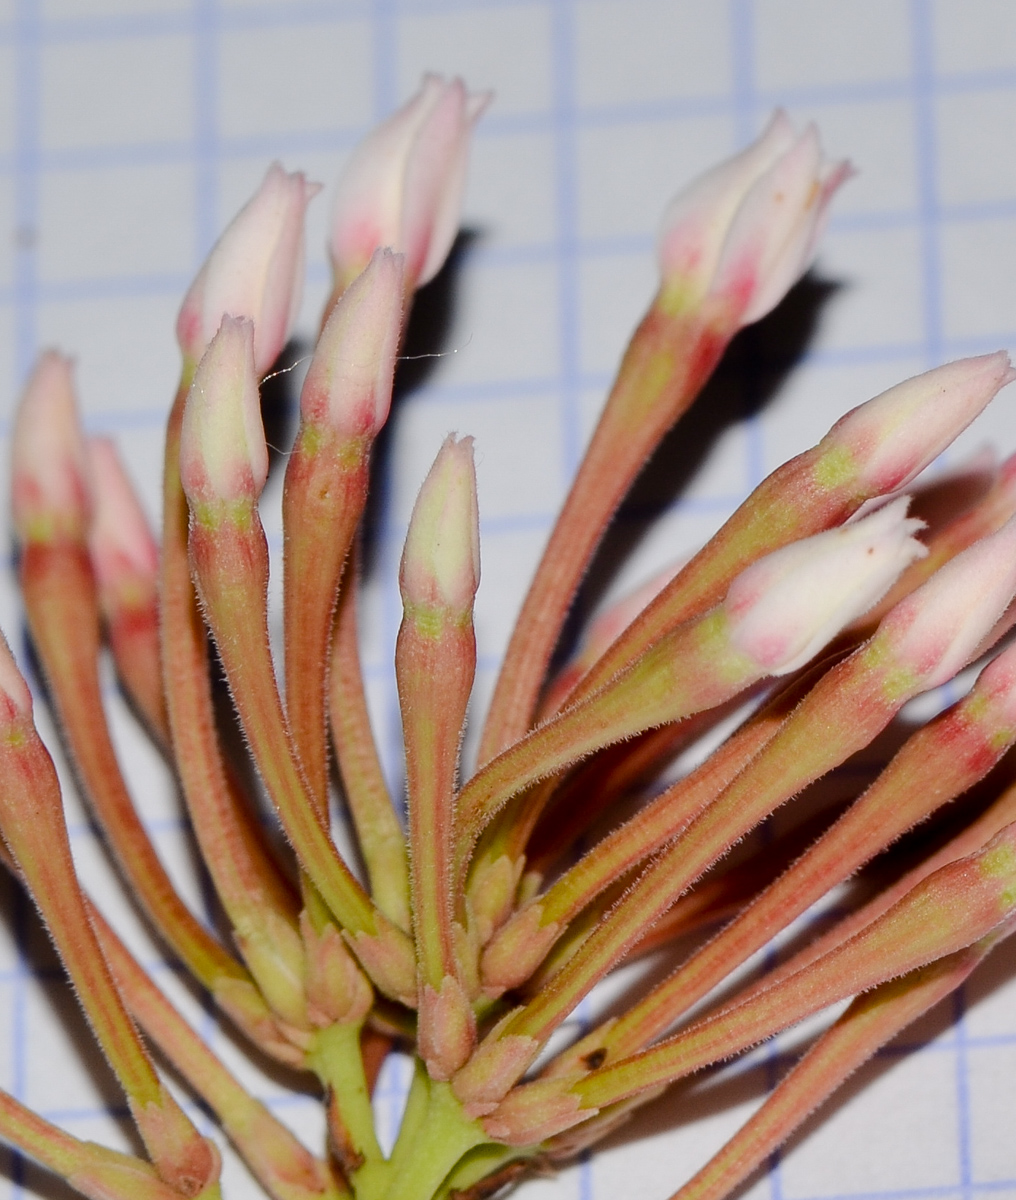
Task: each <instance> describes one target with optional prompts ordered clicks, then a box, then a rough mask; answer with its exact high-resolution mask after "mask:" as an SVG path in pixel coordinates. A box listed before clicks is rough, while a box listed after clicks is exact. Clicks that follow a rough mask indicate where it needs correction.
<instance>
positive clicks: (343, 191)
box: [330, 75, 491, 290]
mask: <svg viewBox="0 0 1016 1200" xmlns="http://www.w3.org/2000/svg"><path fill="white" fill-rule="evenodd" d="M490 98H491V97H490V93H488V92H483V93H480V94H478V95H470V94H469V93H468V92H467V91H466V88H465V84H463V82H462V80H461V79H453V80H452V81H451V83H446V82H445V81H444V80H443V79H441V77H440V76H438V75H426V76H425V77H424V80H423V86H422V87H421V88H420V90H419V91H418V92H417V94H416V95H415V96H414V97H413V98H412V99H411V100H410V101H409V102H408V103H407V104H405V105H403V107H402V108H400V109H399V110H398V112H396V113H394V114H393V115H392V116H391V117H389V118H388V120H387V121H385V122H384V123H383V124H382V125H379V126H378V128H377V129H375V130H374V131H373V132H372V133H371V134H370V135H369V136H368V137H367V138H366V139H365V140H364V141H363V142H361V143H360V145H359V146H358V147H357V148H356V149H355V150H354V151H353V154H352V155H351V157H350V159H349V162H348V163H347V165H346V168H345V171H344V172H343V174H342V178H341V179H340V180H339V188H338V194H337V195H336V198H335V212H334V216H333V218H332V235H331V245H330V250H331V256H332V263H333V266H334V268H335V276H336V281H337V284H338V285H339V287H340V288H342V287H345V286H347V285H348V284H349V282H350V281H351V280H353V279H355V278H356V276H357V275H359V274H360V272H361V271H362V270H363V269H364V267H366V265H367V263H368V262H369V261H370V259H371V256H372V255H373V253H374V251H375V250H376V249H377V248H378V247H379V246H391V247H392V248H393V249H395V250H400V251H403V252H404V253H405V255H406V287H407V290H411V289H413V288H415V287H419V286H421V285H422V284H425V283H427V282H428V281H429V280H431V279H433V278H434V276H435V275H436V274H437V273H438V271H439V270H440V269H441V267H442V265H443V264H444V260H445V258H446V257H447V255H448V251H449V250H450V249H451V246H452V242H453V241H454V240H455V232H456V230H457V228H458V223H459V212H460V209H461V205H462V193H463V190H464V188H465V181H466V163H467V159H468V156H469V139H470V134H471V133H472V129H473V125H474V124H475V123H476V120H477V118H478V117H479V116H480V114H481V113H482V112H483V110H484V109H485V108H486V107H487V105H488V104H489V103H490Z"/></svg>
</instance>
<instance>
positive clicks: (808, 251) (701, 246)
mask: <svg viewBox="0 0 1016 1200" xmlns="http://www.w3.org/2000/svg"><path fill="white" fill-rule="evenodd" d="M850 173H851V172H850V167H849V166H848V164H846V163H843V162H839V163H829V162H827V161H826V160H825V159H824V158H823V157H822V153H821V149H820V147H819V142H818V134H817V132H816V130H815V128H814V126H810V125H809V126H808V128H807V129H805V131H804V133H802V134H801V135H800V136H797V135H795V133H794V129H793V126H792V125H791V123H790V121H789V120H788V119H787V116H786V114H785V113H783V112H782V111H780V112H777V113H776V114H775V115H774V117H773V119H772V120H771V121H770V123H769V125H768V126H767V128H766V130H765V132H764V133H763V134H762V136H761V137H760V138H759V139H758V141H756V142H755V143H754V144H753V145H751V146H749V147H748V148H747V149H746V150H743V151H742V152H741V153H740V154H737V155H735V156H734V157H733V158H731V159H728V160H727V161H726V162H724V163H721V164H720V165H719V166H718V167H714V168H713V169H712V170H711V171H708V172H707V173H706V174H705V175H702V176H701V177H700V178H699V179H697V180H695V181H694V182H693V183H691V184H690V185H689V186H688V187H687V188H685V189H684V190H683V191H682V192H680V193H679V194H678V195H677V196H676V197H675V198H674V199H673V200H672V201H671V203H670V205H669V207H668V209H667V211H666V213H665V214H664V218H663V224H662V229H661V232H660V238H659V251H658V254H659V262H660V270H661V272H662V275H663V286H664V293H665V301H664V303H665V304H666V305H667V306H668V307H675V308H676V307H680V308H692V307H694V306H696V305H698V304H700V303H701V302H702V301H703V300H704V299H706V297H707V296H708V297H718V298H721V299H723V300H725V301H726V302H727V303H728V304H729V305H730V306H731V307H732V308H733V310H734V311H735V313H736V314H737V317H738V321H739V323H740V324H742V325H747V324H749V323H750V322H752V321H757V320H758V319H759V318H760V317H764V316H765V315H766V313H768V312H769V311H770V310H771V309H773V308H775V307H776V305H777V304H778V303H779V302H780V300H781V299H782V298H783V296H784V295H785V294H786V293H787V291H788V290H789V289H790V288H791V287H792V286H793V284H794V283H796V281H797V280H798V279H800V277H801V276H802V275H803V274H804V272H805V271H806V270H807V269H808V267H809V266H810V265H811V262H812V259H813V258H814V254H815V247H816V244H817V242H818V238H819V235H820V233H821V231H822V228H823V227H824V225H825V221H826V217H827V213H828V208H829V203H830V201H831V200H832V197H833V194H834V193H835V191H836V189H837V188H838V187H839V186H840V184H841V183H843V181H844V180H845V179H847V178H848V177H849V175H850Z"/></svg>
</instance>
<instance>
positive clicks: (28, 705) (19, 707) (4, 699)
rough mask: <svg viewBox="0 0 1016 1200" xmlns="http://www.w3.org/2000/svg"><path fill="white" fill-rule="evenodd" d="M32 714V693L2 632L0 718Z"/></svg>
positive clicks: (5, 718)
mask: <svg viewBox="0 0 1016 1200" xmlns="http://www.w3.org/2000/svg"><path fill="white" fill-rule="evenodd" d="M31 715H32V693H31V692H30V691H29V690H28V684H27V683H25V677H24V676H23V675H22V674H21V672H20V671H19V670H18V664H17V663H16V662H15V661H14V655H13V654H12V653H11V648H10V646H8V645H7V640H6V638H5V637H4V636H3V634H2V633H0V720H6V721H11V720H12V719H14V718H16V717H29V718H30V717H31Z"/></svg>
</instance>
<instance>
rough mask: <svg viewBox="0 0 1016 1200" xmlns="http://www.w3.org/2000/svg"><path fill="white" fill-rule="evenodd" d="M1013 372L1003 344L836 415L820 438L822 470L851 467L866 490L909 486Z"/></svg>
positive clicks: (875, 490)
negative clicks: (822, 458)
mask: <svg viewBox="0 0 1016 1200" xmlns="http://www.w3.org/2000/svg"><path fill="white" fill-rule="evenodd" d="M1014 379H1016V371H1014V370H1013V368H1012V365H1011V364H1010V362H1009V355H1008V354H1007V353H1006V352H1005V351H1004V350H998V351H996V352H995V353H994V354H981V355H979V356H978V357H976V358H961V359H960V360H959V361H958V362H952V363H946V364H945V365H944V366H941V367H935V368H934V369H933V370H931V371H925V372H924V374H923V375H915V376H914V377H913V378H912V379H907V380H904V382H903V383H898V384H897V385H896V386H895V387H891V388H889V390H888V391H885V392H882V394H881V395H879V396H876V397H875V398H874V400H869V401H868V402H867V403H866V404H861V405H859V406H858V407H857V408H854V409H851V411H850V412H848V413H847V414H846V415H845V416H843V417H841V418H840V419H839V420H838V421H837V422H836V424H835V425H834V426H833V427H832V429H830V430H829V432H828V433H827V434H826V436H825V437H824V438H823V439H822V442H821V443H820V446H819V448H820V449H825V451H826V452H827V458H826V459H825V460H824V462H825V467H824V468H823V465H822V461H820V464H819V472H820V473H821V472H822V471H823V469H824V470H826V471H832V472H834V473H835V472H836V471H837V470H844V469H845V470H851V471H853V472H854V473H855V474H856V475H857V478H858V482H859V484H860V486H861V487H862V488H863V489H864V491H865V492H867V493H868V494H873V493H874V494H885V493H886V492H890V491H893V490H895V489H896V488H900V487H904V486H905V485H906V484H907V483H908V482H909V481H910V480H911V479H913V478H914V476H915V475H917V474H918V473H919V472H920V471H923V470H924V468H925V467H926V466H927V465H928V464H929V463H930V462H932V461H933V460H934V459H935V458H937V457H938V455H939V454H941V452H942V451H943V450H944V449H945V448H946V447H947V446H948V445H949V444H950V443H951V442H952V440H953V439H954V438H955V437H956V436H957V434H959V433H960V432H961V431H962V430H964V429H965V428H966V427H967V426H968V425H969V424H970V422H971V421H972V420H973V419H974V418H975V417H976V416H977V415H978V414H979V413H980V412H981V411H982V410H983V409H984V408H985V407H986V405H987V404H988V402H989V401H990V400H991V399H992V398H993V397H994V396H995V394H996V392H998V391H1000V390H1001V389H1002V388H1004V387H1005V386H1006V384H1008V383H1012V381H1013V380H1014Z"/></svg>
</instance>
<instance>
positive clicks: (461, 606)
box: [399, 436, 480, 620]
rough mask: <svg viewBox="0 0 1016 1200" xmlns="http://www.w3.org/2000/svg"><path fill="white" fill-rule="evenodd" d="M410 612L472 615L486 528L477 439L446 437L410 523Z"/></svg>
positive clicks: (403, 577) (406, 557) (406, 582)
mask: <svg viewBox="0 0 1016 1200" xmlns="http://www.w3.org/2000/svg"><path fill="white" fill-rule="evenodd" d="M399 583H400V586H401V588H402V598H403V600H404V602H405V604H406V609H407V613H408V611H409V610H410V609H420V608H423V609H431V610H433V609H439V610H444V611H446V612H447V613H448V615H449V616H450V617H451V618H452V619H453V620H454V619H456V618H461V617H464V616H466V615H468V614H469V613H471V612H472V608H473V598H474V597H475V595H476V589H477V587H478V586H479V583H480V528H479V516H478V513H477V508H476V471H475V468H474V466H473V439H472V438H469V437H466V438H461V439H460V440H458V441H456V439H455V437H454V436H449V437H448V438H446V439H445V443H444V445H443V446H442V447H441V449H440V451H439V452H438V456H437V458H436V459H435V460H434V465H433V466H432V467H431V469H430V473H429V474H428V476H427V478H426V479H425V480H424V481H423V487H421V488H420V494H419V496H418V497H417V498H416V505H415V506H414V508H413V515H412V517H411V518H410V521H409V532H408V533H407V535H406V546H405V550H404V551H403V553H402V568H401V571H400V574H399Z"/></svg>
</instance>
